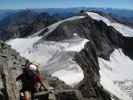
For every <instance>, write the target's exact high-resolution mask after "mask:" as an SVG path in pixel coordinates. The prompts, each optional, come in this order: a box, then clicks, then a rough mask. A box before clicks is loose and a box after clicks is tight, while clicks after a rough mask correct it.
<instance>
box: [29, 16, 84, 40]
mask: <svg viewBox="0 0 133 100" xmlns="http://www.w3.org/2000/svg"><path fill="white" fill-rule="evenodd" d="M81 18H85V16H74V17H70V18H67V19H64V20H61V21H58V22H56V23H54V24H52V25H50V26H48V27H46V28H44V29H42V30H40V31H39V32H36V33H34V34H33V35H32V37H34V36H38V35H39V34H40V33H41V32H43V31H44V30H45V29H47V30H48V31H47V32H46V33H45V35H44V36H47V35H48V34H49V33H51V32H52V31H54V30H55V29H56V28H57V27H58V26H59V25H60V24H61V23H64V22H67V21H72V20H76V19H81Z"/></svg>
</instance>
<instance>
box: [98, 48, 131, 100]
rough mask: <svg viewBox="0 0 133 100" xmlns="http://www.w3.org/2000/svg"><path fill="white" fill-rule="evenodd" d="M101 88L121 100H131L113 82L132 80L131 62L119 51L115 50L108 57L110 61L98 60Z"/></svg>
mask: <svg viewBox="0 0 133 100" xmlns="http://www.w3.org/2000/svg"><path fill="white" fill-rule="evenodd" d="M98 60H99V65H100V74H101V84H102V86H103V87H104V88H105V89H106V90H108V91H110V92H111V93H112V94H114V95H116V96H117V97H119V98H120V99H122V100H132V99H131V98H130V97H129V95H128V94H127V93H126V92H124V91H122V90H121V89H120V87H119V86H117V85H116V84H114V82H115V81H124V80H133V75H132V73H133V67H132V66H133V61H132V60H131V59H130V58H129V57H128V56H126V55H125V54H124V53H123V52H122V50H121V49H116V50H115V51H114V52H113V53H112V54H111V56H110V61H107V60H104V59H102V58H98Z"/></svg>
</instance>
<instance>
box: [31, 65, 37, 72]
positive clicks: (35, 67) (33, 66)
mask: <svg viewBox="0 0 133 100" xmlns="http://www.w3.org/2000/svg"><path fill="white" fill-rule="evenodd" d="M29 69H30V70H33V71H36V70H37V66H36V65H34V64H30V65H29Z"/></svg>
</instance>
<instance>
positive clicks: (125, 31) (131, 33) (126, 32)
mask: <svg viewBox="0 0 133 100" xmlns="http://www.w3.org/2000/svg"><path fill="white" fill-rule="evenodd" d="M86 13H87V14H88V16H90V17H91V18H92V19H94V20H98V21H103V22H104V23H105V24H107V25H108V26H112V27H113V28H115V29H116V30H117V31H119V32H120V33H121V34H122V35H123V36H126V37H133V29H132V28H130V27H128V26H126V25H123V24H120V23H117V22H111V21H110V20H109V19H107V18H106V17H103V16H101V15H99V14H97V13H94V12H86Z"/></svg>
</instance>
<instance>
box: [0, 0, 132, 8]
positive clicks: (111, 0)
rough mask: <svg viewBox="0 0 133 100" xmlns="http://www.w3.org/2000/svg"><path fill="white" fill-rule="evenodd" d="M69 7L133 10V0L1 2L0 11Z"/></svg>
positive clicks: (7, 0) (20, 0)
mask: <svg viewBox="0 0 133 100" xmlns="http://www.w3.org/2000/svg"><path fill="white" fill-rule="evenodd" d="M69 7H103V8H122V9H123V8H125V9H133V0H0V9H23V8H69Z"/></svg>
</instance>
